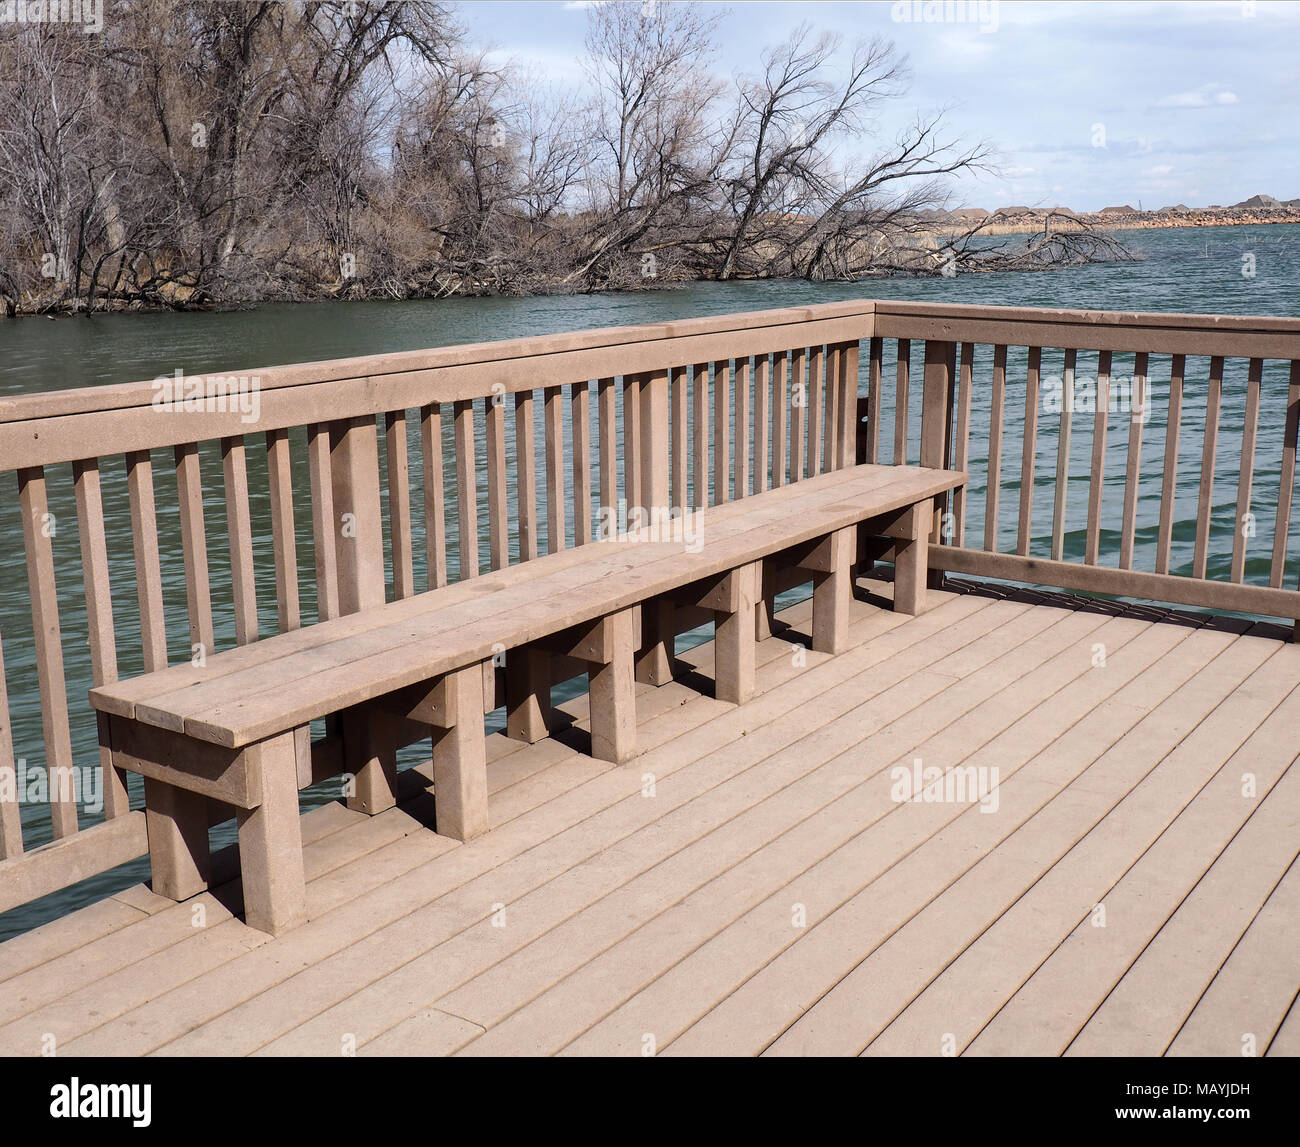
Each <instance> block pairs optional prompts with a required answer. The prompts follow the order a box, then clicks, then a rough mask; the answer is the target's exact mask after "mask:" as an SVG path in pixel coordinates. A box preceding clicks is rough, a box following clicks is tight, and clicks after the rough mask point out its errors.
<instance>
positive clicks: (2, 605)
mask: <svg viewBox="0 0 1300 1147" xmlns="http://www.w3.org/2000/svg"><path fill="white" fill-rule="evenodd" d="M1127 241H1128V242H1129V243H1130V245H1131V246H1132V247H1133V248H1134V249H1136V250H1137V251H1139V252H1140V253H1141V254H1142V255H1144V256H1145V257H1144V259H1143V261H1142V262H1140V263H1136V264H1112V265H1097V266H1091V267H1082V268H1071V269H1066V270H1062V271H1057V272H1050V273H1036V274H991V275H969V276H961V277H959V278H957V279H951V280H950V279H928V280H910V279H907V280H904V279H895V280H883V281H869V282H864V283H860V284H827V285H810V284H806V283H799V282H775V283H739V284H696V285H690V286H684V287H679V288H672V289H664V290H659V291H649V292H642V293H636V294H614V295H597V296H578V297H547V298H535V299H457V300H443V301H436V302H432V301H430V302H418V301H417V302H373V303H371V302H366V303H313V304H302V305H275V306H268V307H263V308H260V309H258V310H255V311H244V312H227V313H216V314H140V315H105V316H95V317H92V318H86V317H81V318H73V319H60V320H57V321H51V320H46V319H39V318H28V319H17V320H0V396H3V395H15V394H26V393H32V392H36V391H48V390H57V389H63V388H67V387H76V386H93V385H100V384H105V383H116V382H128V381H133V380H136V379H147V378H153V377H155V376H158V375H164V374H166V375H170V374H172V372H173V371H175V370H177V369H179V370H181V371H182V372H184V373H186V374H198V373H211V372H236V371H238V372H240V373H246V372H247V371H248V370H250V369H253V368H258V367H266V366H274V365H277V364H280V363H287V362H301V361H310V360H319V359H330V358H338V357H344V356H350V355H362V354H371V353H377V352H384V351H395V350H407V349H418V348H422V347H432V346H441V345H447V344H452V343H463V342H478V341H484V340H491V339H500V338H512V337H518V336H526V335H541V334H551V333H555V332H560V331H570V330H577V329H582V328H587V327H599V326H618V325H626V324H635V323H643V322H650V321H655V320H664V319H678V318H686V317H691V316H696V315H705V314H723V313H727V312H733V311H744V310H758V309H767V308H773V307H784V306H798V305H807V304H811V303H819V302H830V301H835V300H840V299H852V298H863V297H867V298H881V299H913V300H924V301H933V302H948V303H980V304H991V305H1003V306H1043V307H1067V308H1089V309H1104V310H1128V311H1133V310H1141V311H1172V312H1214V313H1226V314H1255V315H1296V314H1298V313H1300V227H1295V226H1286V227H1233V228H1215V229H1186V230H1169V231H1142V232H1130V233H1128V235H1127ZM1246 254H1253V255H1254V257H1255V274H1254V276H1253V277H1247V276H1243V274H1242V267H1243V261H1242V257H1243V255H1246ZM920 354H921V348H920V344H917V345H916V346H914V348H913V378H914V379H919V371H920V361H921V360H920ZM981 355H982V357H978V358H977V361H976V370H975V375H976V387H975V395H974V400H973V404H972V420H971V459H970V470H971V474H972V481H971V485H970V487H969V500H968V517H967V529H968V537H969V539H970V542H971V543H972V544H976V545H978V544H980V543H981V542H982V538H983V521H984V507H985V495H986V487H987V455H986V449H987V441H988V425H989V392H988V379H989V375H990V370H991V363H990V359H989V352H988V350H987V349H983V350H982V351H981ZM885 368H886V369H885V382H886V385H885V391H884V393H885V403H884V406H885V409H884V411H883V414H884V417H883V418H882V429H883V442H882V455H881V456H882V458H890V457H892V447H893V443H892V427H893V410H892V399H893V391H892V380H893V377H894V368H893V347H892V346H890V347H887V348H886V359H885ZM1095 368H1096V357H1095V355H1091V354H1083V353H1081V354H1080V356H1079V362H1078V366H1077V374H1078V376H1079V377H1080V378H1082V377H1084V376H1088V375H1090V374H1091V373H1092V372H1094V371H1095ZM1131 369H1132V356H1131V355H1116V356H1115V359H1114V363H1113V365H1112V375H1113V376H1114V377H1119V376H1121V375H1124V374H1127V373H1128V372H1129V371H1131ZM1042 371H1043V375H1044V377H1046V376H1049V375H1051V374H1053V373H1055V374H1059V373H1060V371H1061V356H1060V354H1059V353H1054V352H1050V351H1048V352H1044V355H1043V364H1042ZM1207 373H1208V361H1207V360H1204V359H1188V362H1187V367H1186V387H1185V397H1184V406H1183V418H1182V427H1183V430H1182V435H1181V439H1180V459H1179V463H1180V466H1179V472H1180V480H1179V484H1178V489H1177V493H1176V512H1177V520H1178V525H1177V527H1176V529H1175V531H1174V543H1173V550H1172V564H1171V568H1172V569H1173V570H1174V572H1187V571H1188V570H1190V564H1191V558H1192V542H1193V534H1194V516H1195V510H1196V498H1197V492H1198V488H1199V487H1198V482H1199V471H1200V443H1201V431H1202V428H1203V426H1204V412H1205V389H1206V388H1205V378H1206V377H1207ZM1150 375H1151V379H1152V384H1153V392H1152V414H1151V416H1150V417H1149V418H1148V420H1147V422H1146V424H1145V426H1144V429H1143V456H1142V474H1143V475H1144V478H1143V481H1142V484H1141V486H1140V489H1139V501H1138V530H1137V539H1136V540H1137V548H1136V558H1135V566H1136V568H1139V569H1151V568H1153V565H1152V563H1153V558H1154V544H1155V531H1156V522H1157V519H1158V515H1159V508H1160V475H1161V473H1162V462H1163V452H1164V440H1165V421H1164V410H1165V397H1166V393H1167V380H1168V358H1167V356H1153V358H1152V362H1151V368H1150ZM1024 378H1025V355H1024V352H1017V351H1016V350H1014V349H1013V350H1012V351H1011V353H1010V355H1009V357H1008V370H1007V406H1006V413H1005V438H1004V447H1003V471H1002V475H1001V483H1002V488H1003V493H1002V497H1001V502H1000V505H1001V512H1000V515H999V517H1000V523H999V537H1000V544H1001V546H1002V548H1004V549H1005V548H1007V547H1009V546H1010V545H1011V544H1012V543H1013V541H1014V534H1015V521H1016V513H1017V505H1018V493H1017V491H1018V482H1019V473H1020V470H1019V458H1020V442H1021V436H1022V428H1023V425H1024V403H1023V388H1024ZM863 381H864V382H865V376H864V380H863ZM1244 383H1245V365H1244V364H1241V363H1232V364H1229V371H1228V373H1227V375H1226V377H1225V385H1224V401H1223V409H1222V413H1221V421H1220V444H1219V453H1218V459H1219V461H1218V465H1217V466H1216V470H1215V486H1214V514H1213V529H1214V533H1213V541H1212V545H1211V553H1212V558H1211V564H1210V569H1209V575H1210V576H1212V577H1216V576H1217V577H1226V576H1227V573H1228V565H1229V559H1230V555H1231V545H1232V537H1233V529H1234V526H1235V498H1236V488H1237V459H1238V458H1239V456H1240V441H1241V430H1240V427H1241V421H1242V412H1243V408H1244V393H1245V386H1244ZM1286 385H1287V376H1286V367H1285V365H1284V364H1269V365H1268V366H1267V367H1266V370H1265V375H1264V385H1263V400H1262V402H1261V411H1260V424H1259V431H1258V438H1257V447H1256V466H1255V486H1254V496H1253V505H1255V506H1256V507H1258V508H1259V513H1260V519H1259V529H1258V535H1257V536H1256V537H1255V538H1253V539H1251V541H1250V544H1249V545H1248V548H1247V555H1248V561H1247V574H1246V577H1247V580H1248V581H1252V582H1260V583H1263V584H1267V579H1268V569H1269V558H1270V555H1271V550H1272V537H1273V517H1272V514H1273V511H1272V506H1273V505H1274V504H1275V502H1276V492H1277V484H1278V475H1279V461H1280V457H1281V442H1282V433H1283V420H1284V417H1285V396H1286ZM920 397H921V396H920V387H919V385H917V384H916V383H915V382H914V384H913V386H912V391H911V402H910V403H909V406H910V425H911V428H912V429H911V434H910V441H909V459H910V460H912V461H915V459H916V445H917V437H918V430H919V426H920ZM510 421H512V420H510ZM539 421H540V420H539ZM1092 421H1093V419H1092V416H1091V415H1090V414H1076V415H1075V418H1074V430H1073V436H1072V440H1071V450H1070V455H1071V463H1070V473H1071V482H1070V486H1069V491H1068V500H1067V526H1068V529H1067V535H1066V540H1065V548H1066V557H1067V558H1072V559H1079V558H1081V557H1082V555H1083V540H1084V536H1083V528H1084V523H1085V519H1086V506H1087V493H1088V486H1087V474H1088V471H1089V466H1090V458H1091V452H1092ZM1128 425H1129V423H1128V418H1127V416H1126V415H1123V414H1119V413H1114V414H1112V415H1111V416H1110V421H1109V423H1108V427H1109V431H1108V440H1107V441H1108V451H1107V471H1106V472H1107V480H1106V483H1105V487H1104V493H1103V522H1102V525H1103V530H1102V552H1103V562H1107V563H1109V564H1114V562H1115V560H1116V559H1115V553H1116V551H1117V547H1118V536H1119V522H1120V513H1121V501H1122V497H1123V476H1124V459H1125V454H1126V451H1127V448H1128V445H1127V444H1128ZM1057 427H1058V420H1057V418H1056V417H1055V416H1054V415H1051V414H1045V413H1043V414H1040V417H1039V439H1038V441H1039V447H1038V452H1037V460H1038V461H1037V468H1036V474H1035V512H1034V516H1033V539H1034V540H1033V545H1032V549H1031V552H1033V553H1035V554H1039V555H1042V556H1046V555H1047V554H1048V552H1049V545H1050V531H1051V518H1052V499H1053V490H1054V487H1055V459H1056V445H1057V443H1056V434H1057ZM412 432H413V433H414V432H415V428H412ZM510 434H511V435H513V428H511V429H510ZM512 440H513V439H511V441H512ZM292 442H293V448H294V455H295V457H294V465H295V468H296V472H295V483H294V484H295V487H296V488H298V489H304V490H305V488H306V475H305V458H304V450H303V448H302V445H303V438H302V435H301V434H298V435H297V436H296V437H292ZM413 445H414V442H413ZM103 449H104V451H105V452H108V451H111V450H112V443H111V442H105V443H104V446H103ZM259 453H260V452H259V451H257V450H256V449H252V450H250V481H251V484H252V498H251V512H252V515H253V526H254V534H255V537H256V538H257V539H258V541H257V545H256V548H255V555H254V557H255V564H256V566H257V569H258V590H259V607H260V618H259V620H260V626H261V631H262V632H263V633H272V632H274V631H275V608H274V602H275V591H274V580H273V567H272V562H273V558H272V554H271V551H270V545H269V538H270V531H269V513H270V511H269V505H268V502H267V497H266V483H265V463H264V461H262V460H261V459H260V458H258V457H257V455H258V454H259ZM418 453H419V452H418V448H417V449H415V451H414V453H413V457H412V462H413V469H412V475H411V479H412V484H413V487H414V488H416V489H418V488H419V485H418V484H419V482H420V481H421V480H422V476H421V475H420V474H419V473H418ZM445 454H446V457H447V462H448V467H449V469H448V475H449V476H450V475H451V469H450V467H451V465H452V458H453V455H452V452H451V449H450V440H448V442H447V444H446V450H445ZM166 462H167V458H166V457H165V456H164V454H163V453H162V452H160V453H159V454H158V455H157V457H156V459H155V465H156V467H157V469H158V473H157V474H156V476H155V482H156V485H157V488H158V497H159V515H160V516H159V531H160V549H161V551H162V557H163V568H164V573H165V575H166V585H165V597H166V602H167V607H168V619H169V647H170V653H171V656H172V659H173V660H177V659H180V658H182V657H187V656H188V632H187V629H186V625H185V615H184V594H183V585H182V583H181V562H180V549H179V529H178V525H177V522H176V515H175V509H174V505H173V503H174V487H173V486H172V485H171V483H170V481H169V479H168V476H167V470H166ZM202 465H203V470H204V474H205V476H206V479H207V482H208V483H209V484H211V483H212V482H214V481H215V480H217V476H218V475H219V474H220V460H219V458H218V457H217V455H216V453H215V449H214V448H213V447H211V446H209V447H205V448H204V452H203V454H202ZM0 470H3V460H2V459H0ZM49 478H50V500H51V510H52V511H53V512H54V513H55V515H56V520H57V521H67V522H70V523H73V524H72V526H71V527H70V528H68V529H66V530H59V531H58V532H56V535H55V538H54V550H55V561H56V577H57V579H58V581H59V583H60V585H61V586H64V587H70V586H75V585H78V584H79V582H80V577H81V571H80V552H79V549H78V546H77V539H76V529H75V506H74V503H73V501H72V490H71V481H70V478H69V468H68V467H54V468H51V471H50V474H49ZM0 480H3V481H6V482H8V483H9V485H10V489H9V490H8V491H7V496H0V542H2V543H3V546H4V551H3V556H4V560H3V561H2V562H0V635H2V636H3V641H4V657H5V665H6V671H7V675H8V681H9V701H10V706H11V711H12V712H11V723H12V728H13V736H14V751H15V756H16V757H18V758H20V759H23V760H26V761H27V762H29V763H31V764H37V765H38V764H39V763H41V762H42V761H43V759H44V745H43V741H42V736H41V720H40V701H39V696H38V693H37V686H36V674H35V662H34V652H33V647H32V641H31V636H30V634H31V617H30V611H29V608H30V607H29V598H28V594H27V581H26V575H25V567H24V560H23V552H22V539H21V529H20V523H19V517H18V507H17V497H16V482H15V479H14V477H13V475H12V474H6V475H4V476H3V478H2V479H0ZM104 494H105V517H106V524H107V529H106V533H107V537H108V542H109V549H110V569H111V572H112V577H113V583H114V611H115V618H116V622H117V631H118V644H119V647H120V649H121V650H122V652H121V654H120V666H119V668H120V672H121V673H122V675H123V676H129V675H131V674H133V673H137V672H139V671H140V655H139V649H138V646H139V628H138V622H137V620H136V608H135V604H134V595H135V586H134V569H133V565H132V560H131V547H130V533H129V529H128V528H127V516H126V494H125V483H124V480H123V476H122V463H121V460H120V459H113V460H111V461H109V462H106V463H105V465H104ZM480 496H481V497H485V492H484V491H480ZM206 513H207V528H208V536H209V559H210V563H211V571H210V573H211V578H212V584H213V609H214V615H215V617H216V620H217V628H218V638H219V644H225V643H228V642H229V640H230V635H231V632H232V630H231V624H232V623H231V610H230V593H229V557H228V554H227V553H226V552H225V550H226V547H225V546H224V538H225V528H226V523H225V520H224V506H223V505H222V504H221V499H220V498H212V499H210V500H209V504H208V506H207V508H206ZM486 520H487V515H486V511H485V508H484V509H482V510H481V511H480V524H481V525H482V526H484V527H485V525H486ZM296 524H297V529H298V542H299V565H300V568H301V569H303V570H310V568H311V566H312V561H313V559H312V553H311V539H310V520H309V518H308V517H307V514H306V507H305V506H303V505H300V506H299V509H298V512H297V523H296ZM448 526H449V534H450V537H451V539H453V540H454V537H455V529H456V523H455V520H454V517H453V518H452V520H450V521H449V523H448ZM1291 536H1292V546H1291V551H1290V561H1289V563H1288V568H1287V581H1286V584H1287V585H1288V586H1293V585H1295V584H1296V576H1297V572H1300V532H1298V531H1297V530H1296V528H1295V525H1294V523H1293V525H1292V535H1291ZM416 543H417V544H416V552H417V555H418V554H419V553H420V551H421V550H422V548H423V547H422V539H420V538H418V537H417V538H416ZM482 551H483V554H484V558H485V560H486V553H487V547H486V543H484V544H483V545H482ZM419 561H420V559H419V558H418V556H417V569H416V584H417V586H420V585H423V584H424V581H423V578H424V570H423V568H422V567H420V565H419ZM453 572H454V567H453ZM302 580H303V590H304V600H303V614H304V617H306V618H307V619H311V618H312V617H313V616H314V612H315V603H314V601H313V600H311V597H310V579H309V578H306V577H304V578H303V579H302ZM69 599H71V600H69ZM61 606H62V611H63V612H62V618H61V620H62V624H63V644H64V656H65V660H66V663H67V671H68V682H69V704H70V709H71V711H72V713H73V749H74V756H75V759H76V761H77V762H78V764H84V763H87V762H90V763H93V762H94V760H95V736H94V723H93V720H91V719H90V712H89V708H88V706H87V704H86V703H85V689H86V688H88V687H89V684H90V665H89V651H88V648H87V646H86V639H85V609H84V603H83V602H81V601H80V599H79V597H75V598H74V597H73V595H71V594H66V593H65V596H64V598H63V600H62V601H61ZM222 639H224V641H223V640H222ZM336 793H337V785H336V784H331V785H324V786H320V787H318V788H317V789H315V790H311V791H310V792H308V793H307V794H305V803H306V804H308V805H310V804H316V803H320V802H322V801H324V800H328V799H332V798H333V796H334V795H335V794H336ZM23 811H24V822H25V824H26V826H27V830H26V834H25V837H26V840H27V842H28V845H29V846H31V845H32V844H36V843H40V842H42V841H44V840H47V839H48V838H49V835H48V824H47V822H48V815H47V814H45V813H44V812H43V811H42V810H41V809H40V808H38V807H36V806H29V807H25V808H24V810H23ZM96 819H98V818H97V817H96V816H93V815H86V816H84V817H83V821H82V823H83V824H89V823H93V822H94V821H95V820H96ZM223 839H229V833H226V834H225V836H224V837H223ZM145 876H147V865H146V863H145V862H143V861H137V862H134V863H132V864H130V865H125V866H123V867H122V868H120V869H117V870H115V871H114V872H112V873H106V874H103V875H101V876H98V877H95V878H94V879H92V880H89V881H86V882H85V883H84V884H82V885H80V886H78V887H77V888H74V889H65V890H63V891H61V892H59V893H57V894H55V895H53V896H50V897H47V898H46V899H45V900H43V901H39V902H37V903H35V904H32V905H28V906H25V907H23V908H21V909H17V910H15V911H13V912H10V913H7V914H4V915H2V916H0V939H4V938H5V937H7V936H9V935H13V934H16V933H18V932H21V931H24V930H26V929H28V928H31V927H34V926H36V925H37V924H39V923H41V922H43V921H44V920H47V919H49V918H51V917H53V916H57V915H59V914H60V913H62V912H65V911H67V910H68V909H69V908H71V907H73V906H76V905H78V904H82V903H86V902H89V901H91V900H94V899H97V898H100V897H102V896H104V895H108V894H110V893H111V892H113V891H115V890H118V889H120V888H123V887H126V886H128V885H130V884H133V883H136V882H138V881H139V880H141V879H143V878H145Z"/></svg>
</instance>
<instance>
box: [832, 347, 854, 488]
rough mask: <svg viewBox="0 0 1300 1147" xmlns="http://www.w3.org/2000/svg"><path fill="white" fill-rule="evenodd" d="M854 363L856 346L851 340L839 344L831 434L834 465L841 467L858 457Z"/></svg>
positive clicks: (849, 464)
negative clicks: (833, 425) (833, 433)
mask: <svg viewBox="0 0 1300 1147" xmlns="http://www.w3.org/2000/svg"><path fill="white" fill-rule="evenodd" d="M858 365H859V349H858V342H857V340H856V339H855V340H854V341H853V342H847V343H845V344H844V345H843V346H842V347H840V357H839V376H838V377H839V388H838V391H839V397H838V398H837V399H836V400H835V401H836V420H835V425H836V431H835V433H836V437H837V442H838V447H837V455H836V457H837V461H836V466H837V468H839V469H841V470H842V469H844V468H845V467H846V466H852V465H854V464H855V463H856V462H857V457H858Z"/></svg>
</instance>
